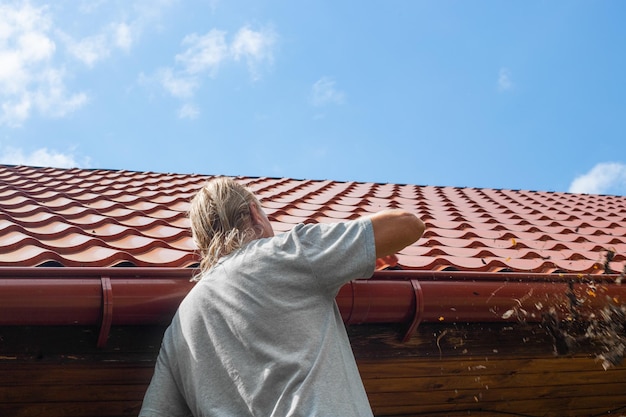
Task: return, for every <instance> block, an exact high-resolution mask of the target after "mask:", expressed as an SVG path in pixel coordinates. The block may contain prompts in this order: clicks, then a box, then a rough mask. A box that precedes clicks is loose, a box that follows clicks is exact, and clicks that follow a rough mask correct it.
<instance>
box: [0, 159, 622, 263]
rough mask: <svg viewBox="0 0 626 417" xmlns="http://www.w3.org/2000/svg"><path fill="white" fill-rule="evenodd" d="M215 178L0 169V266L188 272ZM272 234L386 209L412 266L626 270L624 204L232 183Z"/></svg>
mask: <svg viewBox="0 0 626 417" xmlns="http://www.w3.org/2000/svg"><path fill="white" fill-rule="evenodd" d="M208 178H210V177H209V176H203V175H183V174H164V173H152V172H132V171H113V170H89V169H57V168H35V167H27V166H3V165H0V242H1V243H0V245H1V246H0V266H27V267H35V266H66V267H76V266H78V267H109V266H138V267H189V266H192V265H194V264H195V263H196V262H197V258H196V255H195V253H194V246H193V243H192V241H191V238H190V234H189V230H188V226H189V223H188V220H187V218H186V210H187V208H188V202H189V200H190V199H191V197H192V196H193V194H194V192H195V191H196V190H197V189H198V188H199V187H201V186H202V184H203V183H204V182H205V181H206V180H207V179H208ZM237 179H238V180H239V181H241V182H242V183H244V184H245V185H247V186H249V187H250V188H251V189H252V190H253V191H254V192H255V193H256V194H257V195H258V196H259V197H260V199H261V201H262V204H263V206H264V208H265V210H266V211H267V213H268V215H269V218H270V220H271V221H272V224H273V226H274V229H275V230H276V231H277V232H282V231H286V230H289V229H290V228H292V227H293V226H294V225H295V224H297V223H300V222H324V223H328V222H335V221H338V220H344V219H354V218H357V217H359V216H362V215H367V214H369V213H375V212H377V211H379V210H382V209H385V208H404V209H407V210H411V211H413V212H415V213H417V214H418V215H419V216H421V217H422V219H423V220H424V221H425V223H426V225H427V230H426V233H425V234H424V237H423V238H422V239H421V240H420V241H419V242H418V243H417V244H415V245H413V246H410V247H408V248H406V249H405V250H403V251H402V252H400V254H399V256H398V258H399V263H400V265H401V267H402V268H405V269H414V270H458V271H482V272H499V271H519V272H531V273H554V272H576V273H602V272H604V268H603V262H604V259H605V258H606V253H607V251H608V250H612V251H614V252H615V253H616V255H615V257H614V259H613V262H612V263H611V268H612V269H613V270H614V271H621V270H622V269H623V268H624V267H625V265H626V257H625V255H626V197H618V196H600V195H582V194H568V193H554V192H535V191H517V190H496V189H479V188H453V187H437V186H418V185H399V184H377V183H358V182H338V181H316V180H296V179H289V178H254V177H238V178H237Z"/></svg>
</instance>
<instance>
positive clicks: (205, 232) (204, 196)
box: [189, 177, 258, 281]
mask: <svg viewBox="0 0 626 417" xmlns="http://www.w3.org/2000/svg"><path fill="white" fill-rule="evenodd" d="M250 203H256V204H258V200H257V199H256V197H255V196H254V194H252V192H251V191H250V190H248V189H247V188H246V187H244V186H243V185H241V184H239V183H238V182H237V181H235V180H233V179H232V178H227V177H219V178H215V179H212V180H210V181H208V182H207V183H206V184H205V185H204V187H202V188H201V189H200V190H199V191H198V192H197V193H196V195H195V196H194V198H193V199H192V200H191V206H190V208H189V220H190V222H191V234H192V237H193V241H194V243H195V244H196V246H197V247H198V250H199V252H200V256H201V261H200V274H199V275H196V276H195V277H194V278H192V280H194V281H198V280H200V278H201V277H202V275H203V274H204V273H205V272H206V271H208V270H209V269H210V268H211V267H213V265H215V264H216V263H217V261H218V260H219V259H220V258H222V257H223V256H226V255H228V254H230V253H231V252H233V251H234V250H236V249H239V248H240V247H242V246H243V245H245V244H246V243H248V242H249V241H250V240H252V239H253V238H254V237H255V232H254V229H253V227H252V222H251V219H250Z"/></svg>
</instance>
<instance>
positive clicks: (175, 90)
mask: <svg viewBox="0 0 626 417" xmlns="http://www.w3.org/2000/svg"><path fill="white" fill-rule="evenodd" d="M156 79H157V81H158V82H159V83H160V84H161V86H163V88H164V89H165V90H166V91H167V92H169V93H170V94H171V95H172V96H174V97H178V98H189V97H192V96H193V95H194V93H195V90H196V89H197V88H198V85H199V84H198V80H197V78H196V77H194V76H190V75H187V74H174V72H173V70H172V69H171V68H162V69H161V70H159V71H158V72H157V75H156Z"/></svg>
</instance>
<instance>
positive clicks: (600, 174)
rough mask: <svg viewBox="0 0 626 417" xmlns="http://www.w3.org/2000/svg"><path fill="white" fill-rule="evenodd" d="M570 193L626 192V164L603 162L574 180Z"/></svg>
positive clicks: (619, 193) (618, 193)
mask: <svg viewBox="0 0 626 417" xmlns="http://www.w3.org/2000/svg"><path fill="white" fill-rule="evenodd" d="M569 192H570V193H581V194H617V195H621V194H624V193H626V165H625V164H621V163H617V162H602V163H599V164H597V165H596V166H594V167H593V168H592V169H591V170H590V171H589V172H587V173H586V174H584V175H581V176H579V177H577V178H576V179H574V181H572V184H571V185H570V187H569Z"/></svg>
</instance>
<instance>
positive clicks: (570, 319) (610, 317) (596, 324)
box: [543, 249, 626, 370]
mask: <svg viewBox="0 0 626 417" xmlns="http://www.w3.org/2000/svg"><path fill="white" fill-rule="evenodd" d="M614 257H615V251H614V250H612V249H609V250H608V251H607V255H606V259H605V261H604V273H605V274H610V273H613V272H611V268H610V263H611V261H612V260H613V258H614ZM625 274H626V267H625V268H624V271H622V273H621V274H620V276H619V277H618V278H617V279H616V283H617V284H621V282H622V280H623V279H624V276H625ZM579 278H581V282H584V283H585V284H586V285H587V289H586V291H585V292H584V294H583V296H584V297H586V298H587V299H590V298H596V297H601V296H603V295H602V294H601V292H600V291H598V286H597V285H596V283H595V282H594V281H593V280H592V279H590V278H587V279H586V281H585V278H584V277H579ZM568 284H569V285H568V291H567V292H566V296H567V300H568V304H567V314H566V316H565V317H564V318H559V316H558V315H557V312H556V310H555V309H554V308H551V309H550V311H549V312H548V313H546V314H544V316H543V325H544V327H545V328H546V329H547V331H548V333H549V334H550V335H551V336H552V337H553V338H554V350H555V353H556V354H558V355H566V354H570V353H575V352H576V350H577V349H578V348H579V347H580V346H583V345H590V346H592V348H593V349H594V351H595V352H596V354H595V356H596V359H597V360H599V361H600V362H601V363H602V367H603V368H604V369H605V370H606V369H609V368H611V367H614V366H618V365H620V364H621V363H622V362H623V360H624V356H625V354H626V306H624V305H621V304H620V303H619V299H618V298H617V297H609V296H606V305H605V306H604V307H603V308H602V309H601V310H600V312H598V313H596V314H594V313H588V312H585V311H584V309H583V308H582V307H583V306H584V304H585V301H586V300H585V299H584V298H582V299H581V298H579V297H578V296H577V295H576V293H575V292H574V282H572V281H570V282H569V283H568Z"/></svg>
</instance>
